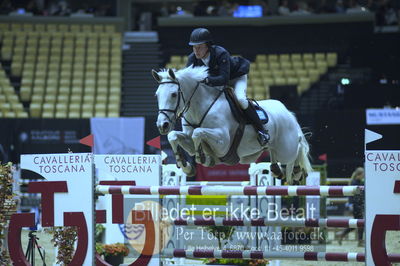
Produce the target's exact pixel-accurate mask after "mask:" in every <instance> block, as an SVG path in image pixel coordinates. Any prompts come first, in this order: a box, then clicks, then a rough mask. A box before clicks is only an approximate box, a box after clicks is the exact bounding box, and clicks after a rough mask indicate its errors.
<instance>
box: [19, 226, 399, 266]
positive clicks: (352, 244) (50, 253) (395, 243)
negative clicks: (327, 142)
mask: <svg viewBox="0 0 400 266" xmlns="http://www.w3.org/2000/svg"><path fill="white" fill-rule="evenodd" d="M37 237H38V238H39V240H38V243H39V245H41V246H42V247H43V248H44V249H45V250H46V264H47V265H53V263H54V262H55V257H54V247H53V245H52V243H51V241H50V239H51V235H49V234H48V233H44V232H37ZM330 239H333V234H332V235H330ZM348 239H349V240H344V241H343V243H342V245H341V246H340V245H339V244H338V242H337V241H336V240H332V243H330V244H328V246H327V252H364V248H363V247H357V241H355V240H354V239H355V235H354V232H351V233H350V234H349V236H348ZM21 242H22V247H23V250H24V252H25V250H26V247H27V245H28V231H26V230H24V231H23V233H22V239H21ZM386 246H387V250H388V252H389V253H398V252H399V250H400V232H398V231H389V232H388V233H387V235H386ZM35 259H36V260H35V264H37V265H43V264H42V263H41V261H40V257H39V254H38V253H36V256H35ZM131 262H132V260H130V259H129V258H125V263H126V264H129V263H131ZM201 264H202V263H201V261H190V262H187V263H186V264H185V265H201ZM203 265H204V264H203ZM274 265H281V266H289V265H290V266H293V265H296V266H297V265H298V266H312V265H320V266H324V265H326V266H339V265H340V266H342V265H346V266H352V265H362V263H344V262H325V261H318V262H317V261H315V262H309V261H297V260H296V261H295V260H287V261H284V260H282V261H280V264H274ZM393 265H400V263H396V264H393Z"/></svg>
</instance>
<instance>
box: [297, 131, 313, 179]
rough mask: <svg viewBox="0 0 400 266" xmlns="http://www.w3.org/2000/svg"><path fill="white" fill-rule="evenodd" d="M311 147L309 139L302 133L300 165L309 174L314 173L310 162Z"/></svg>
mask: <svg viewBox="0 0 400 266" xmlns="http://www.w3.org/2000/svg"><path fill="white" fill-rule="evenodd" d="M309 153H310V146H309V145H308V142H307V139H306V137H305V136H304V133H301V136H300V151H299V164H300V167H301V168H303V169H304V170H305V171H306V172H307V173H310V172H312V171H313V168H312V166H311V162H310V154H309Z"/></svg>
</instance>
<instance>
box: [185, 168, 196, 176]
mask: <svg viewBox="0 0 400 266" xmlns="http://www.w3.org/2000/svg"><path fill="white" fill-rule="evenodd" d="M184 172H185V174H186V176H188V177H192V176H195V175H196V168H195V167H193V166H190V170H189V172H187V173H186V171H184Z"/></svg>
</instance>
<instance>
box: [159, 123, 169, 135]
mask: <svg viewBox="0 0 400 266" xmlns="http://www.w3.org/2000/svg"><path fill="white" fill-rule="evenodd" d="M170 128H171V123H169V122H167V121H165V122H163V123H162V124H161V125H159V126H158V131H160V134H161V135H166V134H168V133H169V132H170Z"/></svg>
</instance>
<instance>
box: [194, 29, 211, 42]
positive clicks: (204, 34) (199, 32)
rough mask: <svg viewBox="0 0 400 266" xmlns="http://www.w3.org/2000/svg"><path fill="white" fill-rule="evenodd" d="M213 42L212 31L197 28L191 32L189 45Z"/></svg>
mask: <svg viewBox="0 0 400 266" xmlns="http://www.w3.org/2000/svg"><path fill="white" fill-rule="evenodd" d="M210 42H212V37H211V33H210V32H209V31H208V30H207V29H205V28H197V29H194V30H193V31H192V34H190V41H189V45H192V46H193V45H197V44H202V43H210Z"/></svg>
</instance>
